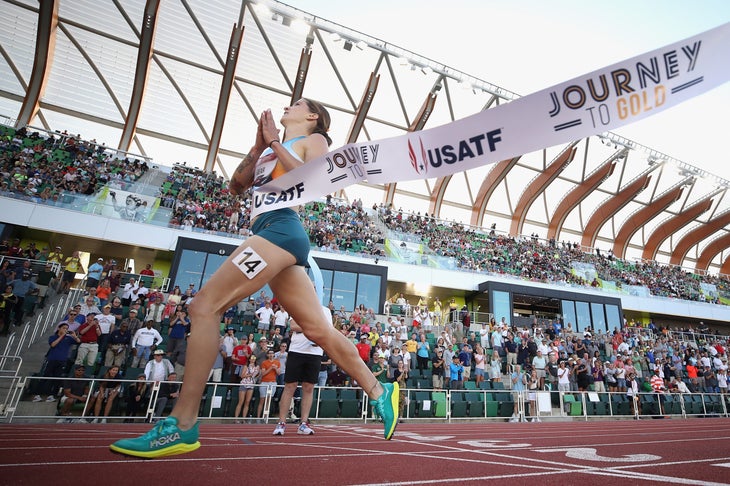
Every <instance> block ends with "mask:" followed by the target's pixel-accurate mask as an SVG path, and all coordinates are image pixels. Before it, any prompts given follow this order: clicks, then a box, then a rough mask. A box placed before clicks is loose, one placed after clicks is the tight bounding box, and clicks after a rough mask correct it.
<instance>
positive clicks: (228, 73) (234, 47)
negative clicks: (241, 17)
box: [203, 23, 243, 172]
mask: <svg viewBox="0 0 730 486" xmlns="http://www.w3.org/2000/svg"><path fill="white" fill-rule="evenodd" d="M242 40H243V23H241V25H240V26H237V25H236V24H233V30H231V40H230V41H229V42H228V55H227V56H226V65H225V67H224V68H223V79H222V80H221V90H220V93H219V95H218V107H217V108H216V111H215V121H214V122H213V129H212V130H211V134H210V143H209V144H208V153H207V154H206V155H205V165H204V166H203V170H204V171H205V172H213V167H214V166H215V160H216V158H218V149H219V148H220V145H221V136H222V135H223V125H224V123H225V121H226V113H227V112H228V102H229V101H230V99H231V90H232V89H233V82H234V80H235V77H236V66H237V65H238V53H239V52H241V41H242Z"/></svg>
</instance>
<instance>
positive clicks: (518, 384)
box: [509, 365, 526, 422]
mask: <svg viewBox="0 0 730 486" xmlns="http://www.w3.org/2000/svg"><path fill="white" fill-rule="evenodd" d="M510 381H511V382H512V400H513V401H514V404H515V406H514V411H513V413H512V417H510V419H509V421H510V422H524V421H525V417H524V411H521V410H520V402H521V400H522V394H523V392H524V391H525V381H526V380H525V376H524V373H522V367H521V366H520V365H515V366H514V367H513V368H512V374H511V375H510Z"/></svg>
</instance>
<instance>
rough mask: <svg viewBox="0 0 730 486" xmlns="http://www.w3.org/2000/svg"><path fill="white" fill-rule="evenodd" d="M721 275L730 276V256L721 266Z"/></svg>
mask: <svg viewBox="0 0 730 486" xmlns="http://www.w3.org/2000/svg"><path fill="white" fill-rule="evenodd" d="M720 274H721V275H728V274H730V256H728V257H727V258H726V259H725V261H724V262H722V265H721V266H720Z"/></svg>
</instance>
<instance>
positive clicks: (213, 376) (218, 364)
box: [208, 337, 226, 383]
mask: <svg viewBox="0 0 730 486" xmlns="http://www.w3.org/2000/svg"><path fill="white" fill-rule="evenodd" d="M225 357H226V347H225V346H224V345H223V338H222V337H221V338H220V339H219V340H218V354H217V355H216V356H215V362H214V363H213V368H211V370H210V373H209V374H208V381H212V382H213V383H220V382H221V381H222V380H223V364H224V359H225Z"/></svg>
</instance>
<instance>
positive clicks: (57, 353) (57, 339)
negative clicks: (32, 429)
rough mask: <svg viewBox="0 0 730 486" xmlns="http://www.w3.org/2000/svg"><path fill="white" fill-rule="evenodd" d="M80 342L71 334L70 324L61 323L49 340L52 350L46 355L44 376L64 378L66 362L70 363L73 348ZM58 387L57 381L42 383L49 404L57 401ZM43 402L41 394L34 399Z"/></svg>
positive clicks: (42, 391)
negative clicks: (70, 353)
mask: <svg viewBox="0 0 730 486" xmlns="http://www.w3.org/2000/svg"><path fill="white" fill-rule="evenodd" d="M80 342H81V340H80V339H79V337H78V336H77V335H76V334H75V333H74V332H73V331H71V332H69V330H68V322H62V323H60V324H59V325H58V327H57V328H56V332H55V333H54V334H53V335H51V336H50V337H49V338H48V346H50V349H49V350H48V353H46V370H45V373H43V376H45V377H49V378H50V377H53V378H57V377H60V376H63V375H64V374H65V371H66V362H67V361H68V357H69V352H70V351H71V347H72V346H73V345H74V344H78V343H80ZM58 386H59V382H57V381H55V380H44V381H43V382H41V384H40V387H41V388H42V390H41V393H45V394H46V395H47V397H46V401H47V402H53V401H55V400H56V398H55V397H54V394H55V391H56V390H57V389H58ZM42 400H43V399H42V398H41V396H40V394H38V395H36V396H35V397H33V401H34V402H40V401H42Z"/></svg>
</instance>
